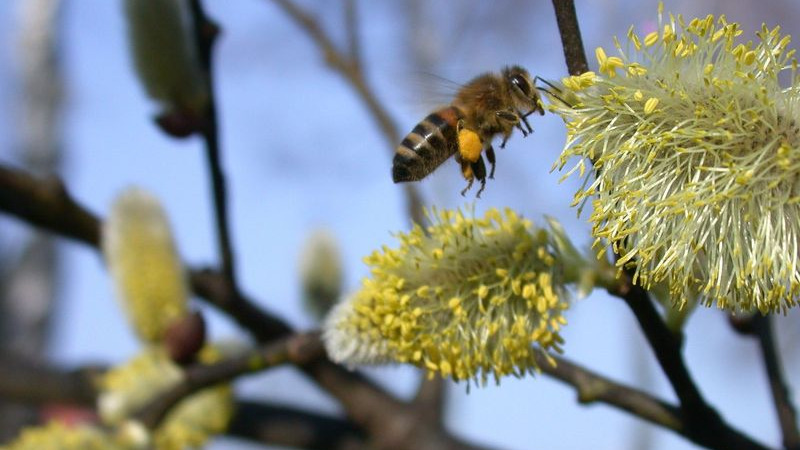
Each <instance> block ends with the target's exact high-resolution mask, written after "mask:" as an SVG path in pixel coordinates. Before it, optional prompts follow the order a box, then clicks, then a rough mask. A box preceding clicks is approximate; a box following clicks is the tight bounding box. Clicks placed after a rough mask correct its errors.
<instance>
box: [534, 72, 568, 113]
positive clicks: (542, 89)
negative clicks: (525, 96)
mask: <svg viewBox="0 0 800 450" xmlns="http://www.w3.org/2000/svg"><path fill="white" fill-rule="evenodd" d="M537 81H541V82H542V83H544V84H546V85H548V86H550V89H552V90H553V91H555V92H553V91H551V90H550V89H547V88H544V87H539V86H536V82H537ZM533 83H534V86H535V87H536V89H538V90H540V91H542V92H545V93H547V95H549V96H551V97H553V98H555V99H558V101H560V102H561V103H563V104H565V105H567V106H569V107H570V108H571V107H572V106H573V105H570V104H569V103H567V102H566V101H565V100H564V99H563V98H561V97H560V96H559V95H558V94H560V93H561V89H559V88H558V86H556V85H554V84H553V83H551V82H549V81H547V80H545V79H544V78H542V77H540V76H538V75H537V76H535V77H533ZM556 92H558V94H556Z"/></svg>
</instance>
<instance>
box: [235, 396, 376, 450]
mask: <svg viewBox="0 0 800 450" xmlns="http://www.w3.org/2000/svg"><path fill="white" fill-rule="evenodd" d="M226 434H227V435H229V436H233V437H237V438H241V439H247V440H250V441H255V442H260V443H269V444H271V445H277V446H281V447H294V448H302V449H306V450H362V449H363V450H366V449H367V448H371V447H369V446H368V445H367V443H366V439H367V438H366V436H365V435H364V433H363V432H362V431H361V430H360V429H359V428H357V427H355V426H353V425H352V423H350V422H347V421H345V420H342V419H338V418H333V417H329V416H325V415H322V414H317V413H313V412H307V411H301V410H297V409H294V408H291V407H288V406H278V405H269V404H264V403H257V402H250V401H240V402H238V403H237V405H236V414H235V415H234V417H233V420H232V422H231V425H230V427H229V428H228V431H227V432H226Z"/></svg>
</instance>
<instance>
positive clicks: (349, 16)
mask: <svg viewBox="0 0 800 450" xmlns="http://www.w3.org/2000/svg"><path fill="white" fill-rule="evenodd" d="M344 23H345V26H344V27H345V32H346V33H347V56H348V59H349V60H350V64H351V65H352V66H353V67H354V68H355V69H356V70H358V71H359V72H361V71H362V70H363V69H362V64H361V37H360V35H359V31H360V27H359V21H358V0H344Z"/></svg>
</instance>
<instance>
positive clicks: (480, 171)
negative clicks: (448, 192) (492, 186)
mask: <svg viewBox="0 0 800 450" xmlns="http://www.w3.org/2000/svg"><path fill="white" fill-rule="evenodd" d="M470 167H471V169H472V173H473V174H475V178H477V179H478V181H480V182H481V188H480V189H478V193H477V194H476V195H475V197H477V198H481V192H483V190H484V189H485V188H486V165H485V164H484V163H483V157H482V156H481V157H479V158H478V160H477V161H475V162H474V163H470ZM470 184H472V180H470ZM465 192H466V191H465Z"/></svg>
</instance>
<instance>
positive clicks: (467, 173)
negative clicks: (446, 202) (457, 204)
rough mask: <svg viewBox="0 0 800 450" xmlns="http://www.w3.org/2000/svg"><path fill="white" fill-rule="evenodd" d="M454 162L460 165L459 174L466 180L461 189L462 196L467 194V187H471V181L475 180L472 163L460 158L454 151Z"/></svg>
mask: <svg viewBox="0 0 800 450" xmlns="http://www.w3.org/2000/svg"><path fill="white" fill-rule="evenodd" d="M456 162H458V163H459V164H460V165H461V175H463V176H464V179H465V180H467V187H465V188H464V190H463V191H461V196H462V197H463V196H465V195H466V194H467V191H468V190H469V188H471V187H472V182H473V181H474V180H475V175H474V174H473V172H472V163H471V162H469V161H467V160H465V159H464V158H462V157H461V155H460V154H458V153H456Z"/></svg>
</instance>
